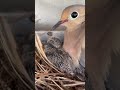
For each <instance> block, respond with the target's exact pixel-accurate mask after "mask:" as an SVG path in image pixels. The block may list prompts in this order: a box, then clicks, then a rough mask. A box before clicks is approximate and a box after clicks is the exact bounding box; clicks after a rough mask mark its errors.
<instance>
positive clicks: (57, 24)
mask: <svg viewBox="0 0 120 90" xmlns="http://www.w3.org/2000/svg"><path fill="white" fill-rule="evenodd" d="M65 22H68V19H65V20H61V21H59V22H57V23H56V24H55V25H54V26H53V27H52V30H55V29H56V28H57V27H59V26H60V25H61V24H63V23H65Z"/></svg>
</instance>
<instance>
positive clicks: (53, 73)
mask: <svg viewBox="0 0 120 90" xmlns="http://www.w3.org/2000/svg"><path fill="white" fill-rule="evenodd" d="M35 47H36V50H35V86H36V90H41V89H42V90H85V82H81V81H78V80H75V79H73V78H71V77H69V76H67V75H66V74H65V73H62V72H61V71H59V70H58V69H57V68H56V67H55V66H54V65H53V64H52V63H51V62H50V61H49V60H48V59H47V57H46V55H45V53H44V49H43V45H42V43H41V40H40V38H39V36H38V35H37V34H36V35H35Z"/></svg>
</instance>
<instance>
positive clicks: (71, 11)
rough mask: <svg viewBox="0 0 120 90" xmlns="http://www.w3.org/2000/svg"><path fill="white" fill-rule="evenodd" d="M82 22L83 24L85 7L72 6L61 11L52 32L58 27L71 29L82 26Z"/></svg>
mask: <svg viewBox="0 0 120 90" xmlns="http://www.w3.org/2000/svg"><path fill="white" fill-rule="evenodd" d="M83 22H85V6H84V5H72V6H69V7H67V8H65V9H64V10H63V12H62V15H61V19H60V21H59V22H58V23H57V24H55V25H54V26H53V30H55V29H56V28H57V27H59V26H60V25H63V26H65V27H67V28H69V29H72V28H75V27H76V26H77V25H80V24H82V23H83Z"/></svg>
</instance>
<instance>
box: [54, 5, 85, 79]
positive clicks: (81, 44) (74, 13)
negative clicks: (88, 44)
mask: <svg viewBox="0 0 120 90" xmlns="http://www.w3.org/2000/svg"><path fill="white" fill-rule="evenodd" d="M60 25H63V26H65V27H66V30H65V33H64V43H63V49H64V50H65V52H67V53H68V54H69V55H70V56H71V58H72V61H71V63H72V65H71V68H72V70H73V73H74V74H75V75H76V76H78V77H79V74H82V75H83V76H84V67H85V6H84V5H72V6H69V7H67V8H65V9H64V11H63V12H62V15H61V19H60V21H59V22H58V23H57V24H55V25H54V26H53V28H52V30H55V29H56V28H57V27H59V26H60Z"/></svg>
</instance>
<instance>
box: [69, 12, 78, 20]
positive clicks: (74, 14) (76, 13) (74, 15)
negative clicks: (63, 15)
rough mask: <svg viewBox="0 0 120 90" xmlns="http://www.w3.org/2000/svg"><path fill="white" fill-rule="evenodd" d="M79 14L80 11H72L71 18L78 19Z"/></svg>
mask: <svg viewBox="0 0 120 90" xmlns="http://www.w3.org/2000/svg"><path fill="white" fill-rule="evenodd" d="M78 16H79V13H78V12H76V11H75V12H72V13H71V15H70V19H71V20H73V19H76V18H77V17H78Z"/></svg>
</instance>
